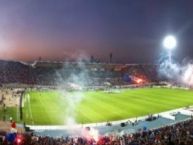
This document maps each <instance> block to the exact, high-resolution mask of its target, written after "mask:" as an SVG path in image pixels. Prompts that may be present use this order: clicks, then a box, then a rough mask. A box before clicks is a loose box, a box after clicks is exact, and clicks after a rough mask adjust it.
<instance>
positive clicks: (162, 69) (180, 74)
mask: <svg viewBox="0 0 193 145" xmlns="http://www.w3.org/2000/svg"><path fill="white" fill-rule="evenodd" d="M159 74H160V76H161V77H165V78H166V79H168V80H170V81H172V82H175V83H179V84H180V85H183V86H186V87H193V63H192V62H191V61H189V62H186V63H182V64H179V63H177V62H174V61H173V60H172V61H171V60H169V59H165V60H164V61H162V62H161V63H160V65H159Z"/></svg>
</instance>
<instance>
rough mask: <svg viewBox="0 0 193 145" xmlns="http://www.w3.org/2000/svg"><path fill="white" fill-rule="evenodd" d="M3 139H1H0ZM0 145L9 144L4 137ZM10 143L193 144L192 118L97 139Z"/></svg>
mask: <svg viewBox="0 0 193 145" xmlns="http://www.w3.org/2000/svg"><path fill="white" fill-rule="evenodd" d="M0 139H1V138H0ZM1 140H3V139H1ZM1 144H2V145H9V143H8V142H7V141H6V139H5V138H4V141H2V143H1ZM10 145H193V119H192V120H189V121H185V122H182V123H178V124H175V125H172V126H167V127H163V128H160V129H155V130H141V131H140V132H138V133H136V134H125V135H122V136H115V135H112V136H111V135H109V136H99V138H98V140H96V139H92V138H90V139H88V138H85V137H73V138H72V137H66V138H52V137H38V136H35V135H32V134H25V135H22V137H21V135H18V138H16V140H15V142H14V143H12V144H10Z"/></svg>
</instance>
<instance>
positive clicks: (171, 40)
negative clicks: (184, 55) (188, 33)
mask: <svg viewBox="0 0 193 145" xmlns="http://www.w3.org/2000/svg"><path fill="white" fill-rule="evenodd" d="M176 45H177V42H176V38H175V37H174V36H172V35H169V36H166V37H165V38H164V41H163V46H164V47H165V48H166V49H170V50H171V49H174V48H175V47H176Z"/></svg>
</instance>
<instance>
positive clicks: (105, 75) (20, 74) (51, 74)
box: [0, 61, 157, 85]
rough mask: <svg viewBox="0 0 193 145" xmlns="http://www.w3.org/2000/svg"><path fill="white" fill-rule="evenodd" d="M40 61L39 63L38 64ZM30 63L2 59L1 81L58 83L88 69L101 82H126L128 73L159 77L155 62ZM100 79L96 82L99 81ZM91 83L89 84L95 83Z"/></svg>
mask: <svg viewBox="0 0 193 145" xmlns="http://www.w3.org/2000/svg"><path fill="white" fill-rule="evenodd" d="M36 65H37V66H36ZM36 65H33V66H32V65H29V64H24V63H21V62H11V61H10V62H9V61H0V84H4V83H22V84H30V85H31V84H32V85H33V84H36V85H55V83H56V82H58V81H59V79H61V78H62V79H63V81H64V80H65V79H66V78H69V77H70V76H69V75H70V74H71V73H74V74H78V73H82V72H81V69H83V70H84V72H86V73H87V74H86V75H85V76H89V77H88V78H89V79H88V80H91V82H92V83H91V84H93V85H98V84H99V83H103V82H104V80H107V81H108V82H110V83H111V84H113V85H119V84H120V85H121V84H124V83H126V82H124V81H123V79H122V77H123V75H124V74H126V73H127V74H129V75H132V76H140V77H141V78H143V79H147V80H149V81H154V82H155V81H156V80H157V72H156V70H157V69H156V66H154V65H137V64H136V65H114V64H112V65H111V64H95V65H91V64H87V65H85V66H84V68H80V67H79V66H77V65H74V64H73V65H72V66H71V65H68V66H62V65H61V66H57V65H56V66H55V67H54V66H53V65H51V66H49V65H47V66H46V65H42V64H41V65H40V64H39V65H38V64H36ZM85 69H86V70H85ZM95 83H96V84H95ZM91 84H89V85H91Z"/></svg>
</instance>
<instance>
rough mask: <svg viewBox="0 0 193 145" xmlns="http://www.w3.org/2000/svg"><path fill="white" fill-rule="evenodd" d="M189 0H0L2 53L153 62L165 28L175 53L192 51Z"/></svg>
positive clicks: (191, 54) (192, 17)
mask: <svg viewBox="0 0 193 145" xmlns="http://www.w3.org/2000/svg"><path fill="white" fill-rule="evenodd" d="M192 8H193V1H192V0H0V59H11V60H15V59H16V60H27V61H28V60H34V59H37V58H39V57H40V56H41V57H42V58H43V59H52V60H54V59H64V58H76V57H78V56H79V55H81V56H83V55H84V56H88V57H90V56H91V55H93V56H95V57H97V58H100V59H101V60H103V61H108V56H109V53H111V52H112V54H113V61H114V62H127V63H135V62H136V63H155V62H156V61H157V60H158V58H159V56H160V54H161V53H162V51H163V50H162V46H161V40H162V39H163V37H164V36H165V35H167V34H174V35H176V36H177V38H178V41H179V42H178V48H177V50H176V51H175V54H174V55H175V57H176V58H178V59H183V58H186V57H189V58H192V57H193V41H192V36H193V9H192Z"/></svg>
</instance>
